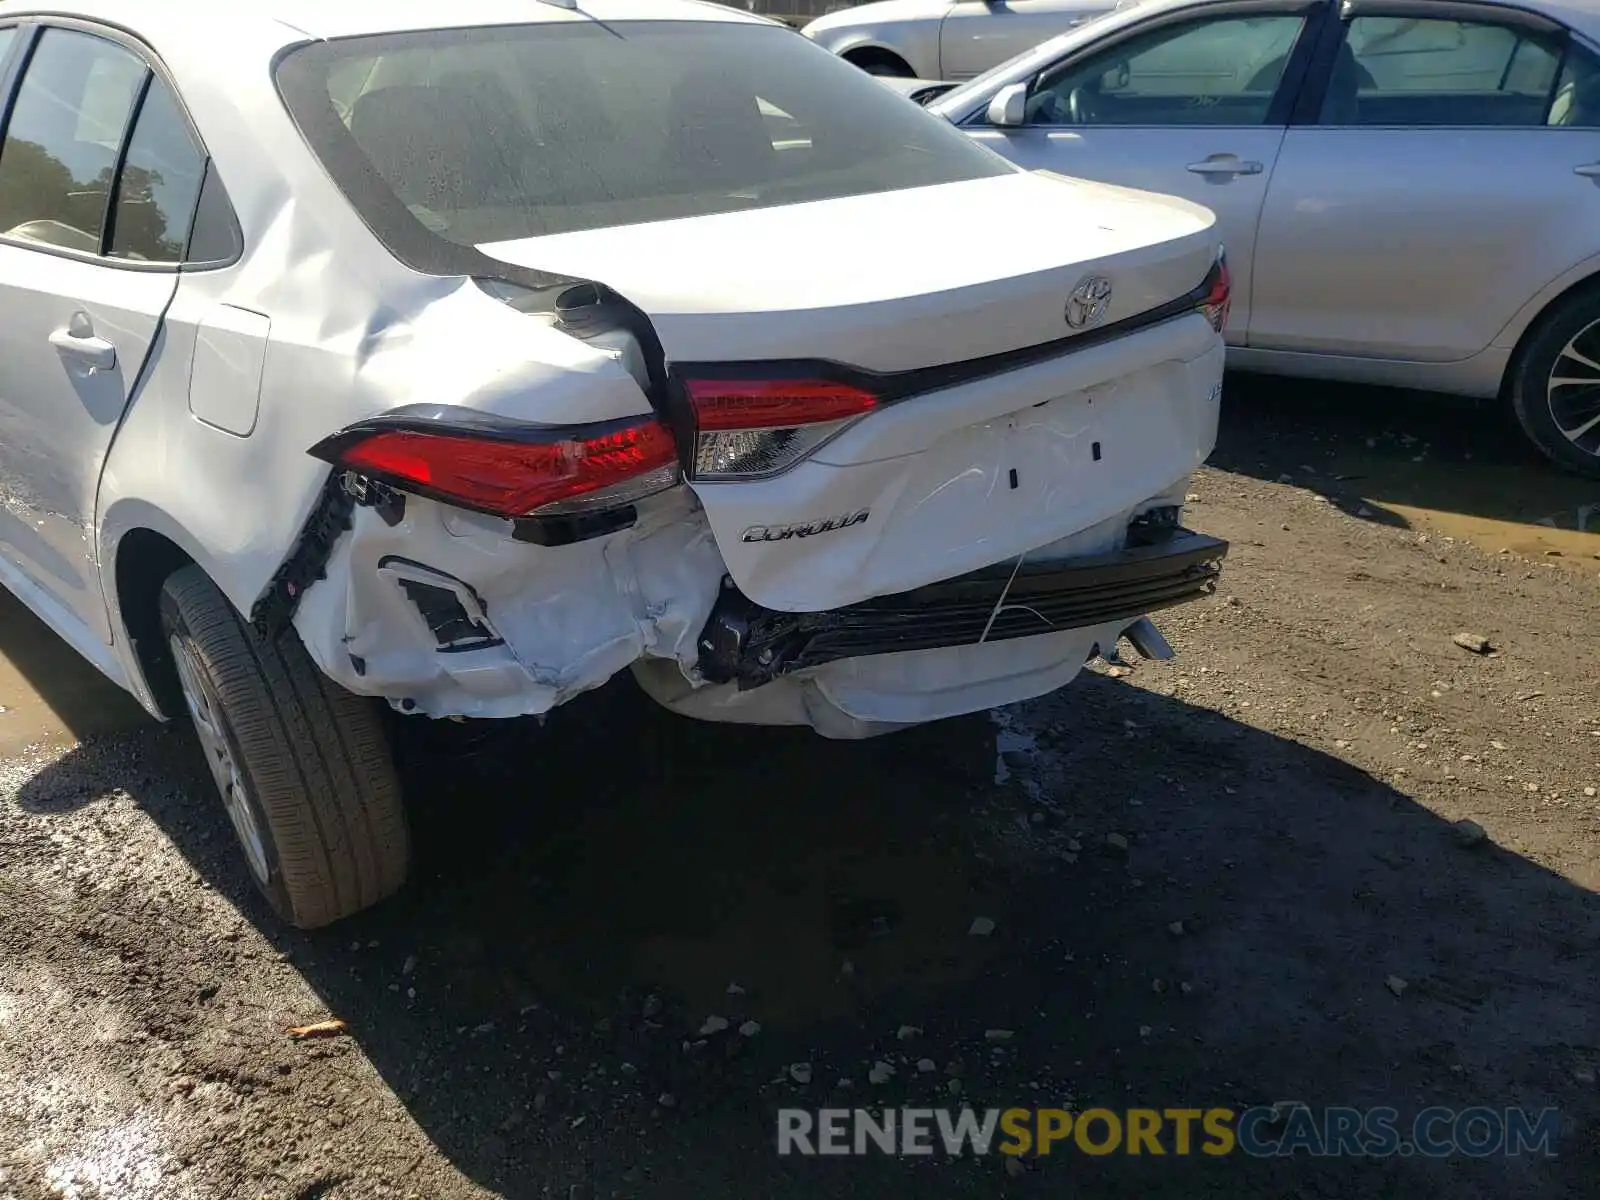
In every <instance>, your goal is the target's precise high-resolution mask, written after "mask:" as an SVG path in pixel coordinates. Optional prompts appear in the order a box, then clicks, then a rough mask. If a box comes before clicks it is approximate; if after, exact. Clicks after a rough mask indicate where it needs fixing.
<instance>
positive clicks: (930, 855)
mask: <svg viewBox="0 0 1600 1200" xmlns="http://www.w3.org/2000/svg"><path fill="white" fill-rule="evenodd" d="M1214 464H1215V465H1214V466H1213V467H1212V468H1209V469H1207V470H1206V471H1204V472H1202V473H1201V474H1200V476H1199V477H1198V478H1197V479H1196V482H1195V484H1194V491H1195V493H1196V494H1197V496H1198V500H1197V501H1196V502H1195V503H1194V504H1193V507H1192V510H1191V523H1193V524H1194V525H1196V526H1197V527H1199V528H1201V529H1204V530H1206V531H1208V532H1211V533H1216V534H1220V535H1223V536H1226V537H1228V538H1230V539H1231V540H1232V542H1233V553H1232V555H1231V557H1230V559H1229V563H1228V568H1227V573H1226V577H1225V582H1224V586H1223V589H1222V591H1221V593H1219V595H1218V596H1217V597H1216V598H1215V599H1214V600H1210V601H1206V602H1203V603H1201V604H1198V605H1195V606H1192V607H1191V608H1189V609H1186V610H1183V611H1181V612H1178V613H1174V614H1170V615H1168V616H1167V617H1166V618H1165V619H1164V620H1163V621H1162V625H1163V627H1164V628H1165V630H1166V631H1167V632H1168V634H1169V636H1170V638H1171V640H1172V641H1173V643H1174V644H1175V645H1176V647H1177V648H1178V651H1179V657H1178V658H1177V659H1176V660H1175V661H1174V662H1171V663H1164V664H1151V663H1141V664H1138V665H1137V666H1136V667H1135V668H1134V669H1133V670H1132V672H1131V673H1129V674H1124V673H1123V672H1121V671H1115V672H1113V671H1109V670H1107V669H1106V668H1104V667H1100V668H1097V670H1096V672H1095V673H1093V674H1089V675H1086V676H1085V678H1084V679H1083V680H1082V681H1080V682H1079V683H1078V684H1077V685H1075V686H1074V687H1072V688H1071V689H1069V690H1068V691H1067V692H1065V693H1063V694H1060V695H1056V696H1053V697H1049V698H1047V699H1044V700H1041V701H1037V702H1034V703H1031V704H1026V705H1022V706H1019V707H1018V708H1016V709H1014V710H1009V711H1007V712H1004V713H1001V714H991V715H984V716H978V717H973V718H970V719H965V720H960V721H954V722H949V723H945V724H942V725H939V726H936V727H931V728H927V729H924V730H920V731H916V732H913V733H910V734H906V735H901V736H898V737H894V738H890V739H884V740H880V741H877V742H872V743H866V744H836V743H828V742H825V741H822V740H820V739H816V738H814V737H812V736H810V735H809V734H803V733H797V732H781V731H780V732H772V731H759V730H741V729H734V728H718V727H713V726H700V725H695V724H692V723H689V722H685V721H681V720H677V719H675V718H671V717H669V716H666V715H663V714H661V713H659V712H657V711H655V710H653V709H652V708H650V707H649V706H648V704H647V702H645V701H642V700H640V699H638V698H637V697H636V696H635V695H634V694H633V693H632V692H631V691H630V690H628V689H626V688H620V687H618V688H612V689H608V690H607V691H605V692H602V693H600V694H597V695H596V696H594V697H592V698H591V699H590V700H589V701H587V702H585V703H582V704H578V705H574V706H572V707H571V708H569V709H567V710H563V711H562V712H560V713H559V714H558V715H557V717H556V718H554V719H552V720H551V721H550V723H549V724H548V725H547V726H546V727H545V728H544V729H542V730H541V729H539V728H538V727H537V726H535V725H533V724H531V723H530V724H528V725H527V726H526V727H518V728H515V729H503V730H500V731H499V732H498V734H497V735H496V736H495V737H494V738H493V740H491V741H486V742H484V743H482V744H481V745H478V746H476V747H474V748H472V750H471V752H470V753H468V752H467V751H466V749H464V748H463V747H461V746H459V745H458V746H455V747H453V751H454V757H451V758H448V759H445V758H440V757H437V756H435V755H432V754H430V752H429V749H430V748H429V747H428V746H427V745H426V744H422V743H419V742H418V740H417V736H416V727H415V726H405V727H404V728H405V729H406V730H407V731H408V732H409V733H410V736H408V738H407V739H406V742H405V746H406V749H407V759H408V760H409V765H408V768H407V770H408V775H409V780H410V786H411V791H412V793H413V795H414V798H415V802H416V804H415V807H416V813H415V825H416V829H417V838H416V841H417V844H418V846H419V848H420V849H419V853H420V861H419V863H418V867H417V871H416V877H415V882H414V883H413V885H412V886H411V887H410V888H409V889H408V890H407V892H406V893H405V894H404V895H403V896H402V897H401V898H400V899H398V900H397V901H396V902H393V903H391V904H390V905H388V906H386V907H384V908H382V909H381V910H380V911H378V912H375V913H372V914H369V915H367V916H364V917H361V918H358V919H357V920H355V921H353V922H351V923H349V924H346V925H344V926H341V927H339V928H337V929H334V930H331V931H326V932H323V933H320V934H316V935H310V936H307V935H301V934H295V933H289V932H286V931H284V930H282V929H279V928H277V927H276V926H275V925H274V924H273V922H272V920H271V919H270V918H269V917H268V915H267V913H266V911H265V909H264V907H263V905H262V904H261V903H259V902H258V901H257V900H256V898H255V897H254V895H253V894H252V893H251V891H250V890H249V884H248V881H247V878H246V876H245V872H244V868H243V866H242V864H241V863H240V862H239V861H238V860H237V859H236V858H235V855H234V851H233V850H232V848H231V845H230V835H229V833H228V831H227V829H226V826H225V822H224V819H223V817H222V815H221V812H220V808H219V807H217V806H216V805H215V804H214V803H212V802H210V800H209V799H208V798H207V795H206V793H207V788H208V784H207V783H206V781H204V780H203V779H202V777H201V775H200V770H201V768H200V766H199V764H198V762H197V760H196V758H195V756H194V753H193V751H192V747H191V743H190V741H189V740H188V736H187V734H186V733H185V732H182V731H176V730H171V729H160V728H157V727H155V726H154V725H153V724H151V723H148V722H146V721H144V720H143V719H142V718H141V717H140V716H139V715H138V714H137V713H136V712H135V711H134V710H133V708H132V706H131V704H130V703H128V702H125V701H123V700H122V699H120V698H119V696H118V695H117V694H115V693H113V692H112V691H111V689H109V688H108V687H107V686H104V685H102V684H100V683H98V682H97V680H96V678H95V677H94V676H93V675H92V673H91V672H90V671H89V669H88V668H87V667H82V666H80V665H78V664H77V663H75V661H74V660H73V659H72V657H71V655H70V652H68V651H67V650H65V648H64V647H62V646H60V645H59V644H58V643H55V642H54V641H53V640H52V639H51V638H50V636H49V635H48V634H47V633H45V632H43V631H42V630H41V629H40V628H39V626H38V625H37V624H36V623H35V622H34V621H33V620H32V619H31V618H30V617H28V616H26V615H25V614H23V613H21V612H20V611H19V610H18V609H17V608H16V606H15V605H14V604H12V603H10V602H9V601H7V602H5V604H4V605H0V650H3V651H4V653H5V655H6V658H7V664H6V665H0V703H3V704H4V705H5V706H6V711H5V712H3V713H0V739H3V740H0V746H3V749H4V752H5V754H6V755H7V756H8V757H7V758H6V761H5V764H4V766H3V767H0V1197H6V1198H7V1200H9V1198H11V1197H18V1198H26V1200H32V1198H33V1197H39V1196H59V1197H69V1198H77V1200H113V1198H114V1200H169V1198H170V1200H213V1198H216V1200H226V1198H239V1200H258V1198H262V1197H268V1198H271V1200H286V1198H288V1197H298V1198H302V1200H314V1198H318V1197H331V1198H334V1200H346V1198H353V1197H366V1196H381V1195H389V1196H416V1197H428V1198H433V1197H477V1196H488V1195H499V1196H506V1197H535V1196H539V1197H543V1196H557V1197H567V1198H571V1197H587V1196H594V1197H608V1196H626V1197H632V1196H639V1197H656V1196H661V1197H674V1198H675V1197H684V1198H686V1200H687V1198H695V1200H701V1198H710V1197H725V1196H726V1197H733V1196H752V1197H754V1196H761V1197H791V1196H793V1197H815V1196H830V1197H834V1196H837V1197H899V1196H908V1195H916V1196H919V1197H921V1196H935V1195H952V1196H1010V1195H1014V1196H1027V1195H1041V1196H1043V1195H1050V1196H1061V1195H1069V1194H1076V1195H1097V1196H1128V1197H1135V1196H1137V1197H1167V1196H1170V1197H1183V1198H1185V1200H1192V1198H1194V1197H1198V1196H1211V1195H1215V1196H1220V1197H1229V1198H1230V1200H1237V1198H1246V1197H1262V1198H1268V1197H1270V1198H1273V1200H1281V1198H1284V1197H1330V1198H1331V1197H1338V1198H1341V1200H1342V1198H1346V1197H1352V1196H1356V1195H1360V1196H1372V1197H1378V1196H1383V1197H1437V1196H1450V1197H1477V1196H1483V1197H1489V1196H1505V1195H1510V1194H1517V1195H1519V1196H1528V1197H1541V1198H1542V1197H1555V1196H1593V1195H1594V1194H1595V1189H1596V1186H1597V1185H1596V1184H1595V1183H1594V1182H1593V1181H1594V1179H1595V1178H1596V1177H1597V1174H1600V1138H1597V1132H1596V1131H1597V1128H1600V1126H1597V1123H1596V1122H1597V1117H1600V1105H1597V1092H1596V1085H1595V1072H1596V1069H1597V1067H1600V1006H1597V1002H1596V982H1597V978H1600V961H1597V955H1596V942H1597V935H1600V902H1597V898H1596V895H1595V889H1596V888H1597V886H1600V858H1597V851H1600V798H1596V787H1597V786H1600V703H1597V699H1600V645H1597V640H1596V630H1597V629H1600V557H1596V556H1597V554H1600V536H1595V535H1593V534H1584V533H1579V532H1573V531H1572V530H1573V529H1574V528H1575V527H1577V526H1580V525H1582V524H1585V523H1587V522H1588V521H1589V520H1590V518H1591V515H1593V517H1594V523H1595V524H1596V526H1597V527H1600V507H1596V508H1595V509H1593V510H1592V514H1591V512H1590V511H1589V510H1586V509H1584V507H1583V506H1584V505H1585V504H1586V503H1590V502H1596V501H1600V485H1585V484H1581V483H1578V482H1575V481H1571V480H1565V479H1561V478H1558V477H1556V476H1554V475H1552V474H1550V473H1549V472H1547V471H1545V470H1544V469H1543V468H1542V467H1541V466H1539V465H1538V464H1537V463H1535V462H1533V461H1532V460H1531V458H1530V457H1529V456H1528V455H1527V454H1525V453H1524V452H1523V451H1522V450H1521V448H1520V443H1519V442H1518V441H1517V439H1516V438H1515V437H1514V436H1513V435H1512V434H1510V433H1509V432H1508V430H1507V428H1506V427H1505V425H1504V424H1503V423H1502V422H1501V421H1500V420H1499V419H1498V418H1497V417H1496V416H1495V415H1494V414H1492V413H1490V412H1487V411H1480V410H1476V409H1473V408H1471V407H1470V406H1464V405H1460V404H1457V403H1454V402H1449V401H1440V402H1433V401H1430V400H1428V399H1427V398H1418V397H1409V396H1394V395H1389V394H1385V393H1378V392H1364V391H1359V392H1358V391H1353V390H1348V389H1333V388H1312V387H1309V386H1306V385H1301V384H1284V383H1263V382H1249V381H1245V382H1238V381H1236V382H1235V383H1233V384H1232V385H1230V394H1229V397H1228V400H1227V406H1226V416H1225V430H1224V434H1223V438H1222V442H1221V445H1220V446H1219V448H1218V451H1217V454H1216V456H1215V459H1214ZM1541 519H1543V520H1544V523H1542V524H1541V523H1540V522H1541ZM1563 527H1565V528H1563ZM1469 539H1470V540H1469ZM1502 551H1503V552H1502ZM1547 551H1560V554H1550V553H1547ZM1463 631H1468V632H1472V633H1476V634H1481V635H1483V636H1486V637H1488V638H1489V639H1491V641H1492V642H1493V643H1494V645H1495V646H1496V647H1497V648H1498V653H1496V654H1494V655H1492V656H1480V655H1477V654H1473V653H1470V652H1468V651H1466V650H1464V649H1461V648H1460V647H1458V646H1456V645H1454V644H1453V643H1452V640H1451V639H1452V637H1453V635H1455V634H1457V633H1458V632H1463ZM1463 818H1470V819H1471V820H1473V821H1476V822H1478V823H1479V824H1480V825H1481V826H1482V828H1483V830H1484V831H1486V833H1487V838H1486V839H1485V840H1484V841H1483V842H1481V843H1479V844H1476V845H1470V844H1466V843H1468V842H1470V841H1471V839H1470V838H1464V837H1463V836H1462V835H1461V833H1460V831H1459V830H1458V829H1456V828H1455V827H1453V824H1452V823H1453V822H1456V821H1458V820H1460V819H1463ZM1108 835H1116V837H1114V838H1112V839H1110V840H1108ZM1119 840H1120V841H1125V842H1126V850H1124V849H1123V848H1122V846H1121V845H1120V844H1119ZM980 917H984V918H988V919H990V920H992V921H993V922H994V929H993V932H992V933H991V934H990V935H989V936H987V937H983V936H973V935H971V934H970V933H969V928H970V927H971V925H972V923H973V921H974V919H975V918H980ZM1179 921H1181V922H1182V923H1183V924H1182V926H1181V929H1182V932H1181V934H1180V933H1177V932H1174V930H1175V929H1176V928H1177V927H1175V926H1173V923H1174V922H1179ZM1391 977H1393V978H1392V979H1391ZM1398 981H1403V984H1404V986H1397V982H1398ZM730 985H733V986H730ZM1397 992H1398V994H1396V993H1397ZM711 1016H717V1017H721V1018H724V1019H725V1020H726V1021H727V1022H728V1023H729V1026H728V1028H727V1029H725V1030H722V1031H720V1032H713V1033H709V1034H707V1036H706V1037H704V1038H701V1037H700V1035H699V1031H700V1030H701V1028H702V1026H703V1025H704V1024H705V1023H706V1022H707V1019H708V1017H711ZM328 1017H338V1018H342V1019H343V1020H344V1021H346V1022H347V1023H348V1029H349V1035H348V1036H345V1037H341V1038H333V1039H329V1040H317V1041H294V1040H291V1039H290V1038H288V1037H287V1036H286V1035H285V1032H284V1031H285V1028H286V1027H288V1026H290V1025H294V1024H298V1023H301V1022H306V1021H313V1020H318V1019H323V1018H328ZM747 1020H753V1021H755V1022H756V1023H758V1025H759V1029H756V1028H755V1027H754V1026H745V1029H746V1031H747V1032H746V1033H741V1032H740V1027H741V1024H742V1023H743V1022H745V1021H747ZM712 1024H713V1025H715V1024H717V1023H716V1022H713V1023H712ZM903 1026H909V1027H914V1030H905V1031H902V1027H903ZM999 1029H1003V1030H1010V1031H1012V1037H1011V1038H1010V1039H1009V1040H993V1039H991V1038H989V1037H988V1036H986V1031H990V1030H999ZM901 1032H905V1034H906V1036H905V1037H903V1038H902V1037H901V1036H900V1033H901ZM924 1059H926V1060H928V1061H927V1062H926V1063H924V1064H923V1066H924V1067H925V1068H931V1069H923V1070H919V1067H918V1063H919V1060H924ZM879 1062H882V1063H887V1064H888V1065H890V1066H892V1067H893V1068H894V1074H893V1075H892V1077H888V1078H883V1077H884V1072H883V1071H882V1070H881V1069H880V1070H878V1071H876V1072H874V1070H873V1067H874V1064H875V1063H879ZM797 1063H805V1064H809V1065H810V1072H809V1079H810V1082H809V1083H800V1082H796V1079H797V1078H800V1079H804V1078H806V1077H807V1073H806V1072H805V1071H803V1070H791V1069H790V1067H791V1065H792V1064H797ZM874 1074H875V1075H876V1076H877V1077H879V1078H880V1079H882V1080H883V1081H882V1082H880V1083H877V1084H874V1083H872V1082H871V1077H872V1076H873V1075H874ZM952 1081H956V1082H952ZM956 1090H959V1094H960V1096H961V1099H962V1100H965V1101H968V1102H971V1103H973V1104H975V1105H979V1106H989V1105H995V1106H1006V1105H1011V1104H1066V1105H1071V1106H1074V1107H1077V1108H1079V1109H1082V1108H1084V1107H1087V1106H1089V1105H1091V1104H1104V1105H1106V1106H1109V1107H1112V1108H1119V1109H1120V1108H1126V1107H1130V1106H1150V1107H1173V1106H1178V1107H1185V1106H1187V1107H1197V1108H1203V1107H1209V1106H1214V1105H1225V1106H1231V1107H1235V1108H1240V1107H1244V1106H1248V1105H1251V1104H1256V1103H1263V1102H1272V1101H1277V1100H1283V1099H1293V1100H1301V1101H1305V1102H1308V1103H1310V1104H1313V1105H1336V1104H1349V1105H1360V1106H1366V1105H1377V1104H1391V1105H1393V1106H1395V1107H1396V1108H1399V1109H1401V1110H1402V1111H1403V1112H1414V1111H1415V1110H1417V1109H1418V1108H1421V1107H1423V1106H1426V1105H1429V1104H1438V1105H1447V1106H1452V1107H1455V1108H1465V1107H1468V1106H1471V1105H1477V1104H1482V1105H1488V1106H1491V1107H1503V1106H1507V1105H1522V1106H1526V1107H1530V1108H1535V1109H1537V1108H1543V1107H1545V1106H1547V1105H1549V1106H1555V1107H1557V1108H1559V1109H1560V1110H1561V1122H1562V1137H1561V1140H1560V1143H1559V1151H1560V1153H1559V1156H1558V1157H1556V1158H1554V1159H1547V1158H1542V1157H1521V1158H1505V1157H1491V1158H1486V1159H1469V1158H1459V1157H1458V1158H1452V1159H1447V1160H1430V1159H1423V1158H1419V1157H1401V1156H1397V1157H1391V1158H1387V1159H1368V1160H1350V1159H1344V1160H1334V1159H1316V1160H1313V1159H1308V1158H1305V1157H1299V1158H1295V1159H1278V1160H1270V1159H1249V1158H1245V1157H1243V1156H1239V1155H1235V1156H1232V1157H1228V1158H1223V1159H1202V1158H1197V1157H1189V1158H1175V1157H1167V1158H1165V1159H1156V1158H1150V1157H1148V1156H1146V1157H1142V1158H1128V1157H1123V1156H1116V1157H1111V1158H1089V1157H1086V1156H1083V1155H1081V1154H1076V1153H1066V1154H1063V1153H1057V1154H1056V1155H1053V1156H1052V1157H1051V1158H1050V1159H1048V1160H1045V1161H1043V1162H1036V1163H1031V1164H1029V1166H1028V1169H1027V1170H1025V1171H1021V1172H1016V1171H1008V1170H1006V1169H1004V1167H1003V1164H1002V1162H1001V1161H1000V1160H999V1158H997V1157H990V1158H986V1159H974V1158H971V1157H968V1158H964V1159H960V1160H950V1159H947V1158H945V1157H943V1156H937V1157H935V1158H932V1159H923V1160H903V1159H902V1160H895V1159H888V1158H883V1157H872V1158H867V1159H833V1160H825V1161H824V1160H805V1159H795V1158H788V1159H780V1158H779V1157H778V1156H777V1155H776V1154H775V1153H774V1150H773V1143H774V1134H775V1112H776V1109H778V1108H779V1107H781V1106H785V1105H804V1106H819V1105H823V1104H842V1105H849V1104H873V1105H880V1104H896V1105H898V1104H922V1105H929V1104H943V1103H951V1102H953V1101H952V1100H951V1096H952V1093H953V1092H955V1091H956Z"/></svg>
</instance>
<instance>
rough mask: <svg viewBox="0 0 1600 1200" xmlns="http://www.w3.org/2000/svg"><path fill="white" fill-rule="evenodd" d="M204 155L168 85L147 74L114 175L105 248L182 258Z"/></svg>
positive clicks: (130, 255) (141, 258) (135, 257)
mask: <svg viewBox="0 0 1600 1200" xmlns="http://www.w3.org/2000/svg"><path fill="white" fill-rule="evenodd" d="M204 176H205V155H204V153H203V152H202V151H201V149H200V147H199V146H197V145H196V144H195V140H194V136H193V135H192V134H191V133H190V132H189V123H188V121H187V120H185V119H184V115H183V112H182V110H181V109H180V108H179V107H178V101H177V98H176V97H175V96H173V94H172V90H171V89H170V88H168V87H167V85H166V84H165V83H163V82H162V81H161V80H159V79H154V78H153V79H151V81H150V88H149V90H148V91H147V92H146V93H145V97H144V103H143V104H141V105H140V106H139V116H138V119H137V120H136V121H135V122H134V126H133V133H132V135H131V136H130V137H129V138H128V155H127V158H126V160H125V161H124V162H123V164H122V174H121V176H120V177H119V179H118V181H117V200H116V205H115V207H114V209H113V212H112V218H111V238H110V243H109V246H110V248H109V251H108V253H109V254H110V255H111V257H112V258H123V259H128V260H129V261H132V262H156V263H176V262H181V261H182V260H183V254H184V249H185V247H186V245H187V244H188V241H189V226H190V224H191V223H192V222H193V220H194V209H195V203H196V201H197V200H198V199H199V197H200V183H201V180H202V179H203V178H204Z"/></svg>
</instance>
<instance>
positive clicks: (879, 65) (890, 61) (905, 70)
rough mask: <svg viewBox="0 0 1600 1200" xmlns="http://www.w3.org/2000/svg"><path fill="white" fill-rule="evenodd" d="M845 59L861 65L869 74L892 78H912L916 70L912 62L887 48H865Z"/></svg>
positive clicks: (846, 56)
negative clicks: (913, 69) (913, 68)
mask: <svg viewBox="0 0 1600 1200" xmlns="http://www.w3.org/2000/svg"><path fill="white" fill-rule="evenodd" d="M845 61H846V62H848V63H852V64H854V65H855V66H858V67H860V68H861V69H862V70H863V71H865V72H866V73H867V74H868V75H885V76H888V77H889V78H892V79H911V78H913V77H914V76H915V74H916V73H915V72H914V71H912V69H911V64H910V63H908V62H906V60H905V59H903V58H901V57H900V56H899V55H897V54H890V53H889V52H888V51H887V50H863V51H861V52H860V53H858V54H847V55H845Z"/></svg>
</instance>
